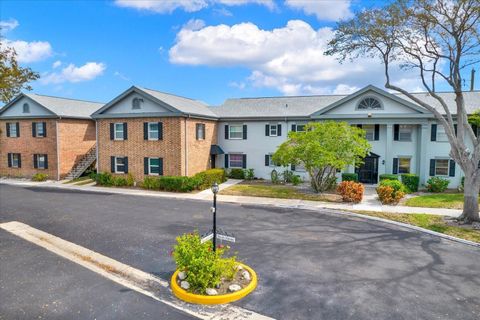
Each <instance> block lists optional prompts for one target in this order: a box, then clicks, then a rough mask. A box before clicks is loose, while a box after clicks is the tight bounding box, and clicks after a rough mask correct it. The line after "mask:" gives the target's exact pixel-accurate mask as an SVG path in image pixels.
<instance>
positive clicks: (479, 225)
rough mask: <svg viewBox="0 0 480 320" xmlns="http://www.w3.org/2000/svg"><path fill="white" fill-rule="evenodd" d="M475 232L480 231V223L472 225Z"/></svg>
mask: <svg viewBox="0 0 480 320" xmlns="http://www.w3.org/2000/svg"><path fill="white" fill-rule="evenodd" d="M472 228H473V230H480V222H474V223H472Z"/></svg>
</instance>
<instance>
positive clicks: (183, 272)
mask: <svg viewBox="0 0 480 320" xmlns="http://www.w3.org/2000/svg"><path fill="white" fill-rule="evenodd" d="M186 278H187V273H186V272H185V271H180V272H179V273H178V279H180V280H185V279H186Z"/></svg>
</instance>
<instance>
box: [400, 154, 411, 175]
mask: <svg viewBox="0 0 480 320" xmlns="http://www.w3.org/2000/svg"><path fill="white" fill-rule="evenodd" d="M397 159H398V165H397V173H398V174H408V173H411V172H412V157H411V156H399V157H397ZM401 159H407V160H408V172H400V160H401Z"/></svg>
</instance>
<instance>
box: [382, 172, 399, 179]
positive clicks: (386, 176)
mask: <svg viewBox="0 0 480 320" xmlns="http://www.w3.org/2000/svg"><path fill="white" fill-rule="evenodd" d="M379 179H380V181H383V180H398V175H396V174H389V173H384V174H381V175H380V176H379Z"/></svg>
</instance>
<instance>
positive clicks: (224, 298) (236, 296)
mask: <svg viewBox="0 0 480 320" xmlns="http://www.w3.org/2000/svg"><path fill="white" fill-rule="evenodd" d="M238 264H239V265H241V266H242V267H243V268H244V269H245V270H247V271H248V272H249V273H250V276H251V277H252V280H251V281H250V283H249V284H248V286H246V287H245V288H243V289H241V290H238V291H236V292H233V293H229V294H221V295H217V296H207V295H200V294H193V293H190V292H187V291H186V290H184V289H182V288H181V287H180V286H179V285H178V284H177V281H176V280H177V276H178V272H179V271H178V270H177V271H175V273H174V274H173V276H172V280H171V286H172V291H173V294H174V295H175V296H176V297H177V298H178V299H180V300H183V301H186V302H190V303H196V304H224V303H229V302H233V301H237V300H240V299H242V298H243V297H245V296H246V295H247V294H249V293H250V292H252V291H253V290H254V289H255V288H256V287H257V274H256V273H255V271H253V269H252V268H250V267H249V266H247V265H245V264H243V263H239V262H238Z"/></svg>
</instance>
